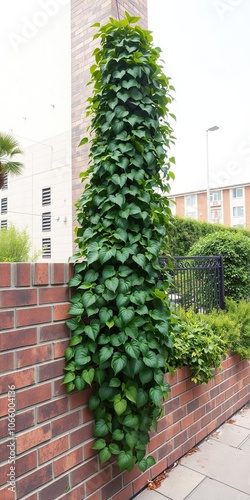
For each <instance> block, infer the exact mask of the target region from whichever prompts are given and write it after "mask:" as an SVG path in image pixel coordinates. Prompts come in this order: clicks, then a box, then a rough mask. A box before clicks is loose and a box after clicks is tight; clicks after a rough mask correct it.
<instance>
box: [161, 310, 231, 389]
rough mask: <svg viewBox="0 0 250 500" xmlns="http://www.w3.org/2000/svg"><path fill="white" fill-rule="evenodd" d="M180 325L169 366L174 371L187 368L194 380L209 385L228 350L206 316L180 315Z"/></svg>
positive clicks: (192, 313) (189, 313)
mask: <svg viewBox="0 0 250 500" xmlns="http://www.w3.org/2000/svg"><path fill="white" fill-rule="evenodd" d="M179 314H180V319H181V323H180V325H179V329H178V332H177V333H176V335H175V337H174V340H173V348H172V353H171V357H170V358H169V361H168V362H169V364H170V365H171V367H172V368H180V367H182V366H188V367H189V369H190V373H191V380H193V382H195V383H200V384H206V383H207V382H208V381H209V380H210V379H211V378H213V377H214V370H215V369H216V368H219V367H220V365H221V361H222V359H223V356H224V355H225V353H226V350H227V346H226V342H225V340H224V339H223V337H222V336H220V335H217V334H216V333H215V332H214V331H213V329H212V327H211V326H210V324H209V322H208V321H207V316H206V315H205V316H203V315H202V314H195V313H194V311H193V309H190V310H189V311H188V312H184V311H179Z"/></svg>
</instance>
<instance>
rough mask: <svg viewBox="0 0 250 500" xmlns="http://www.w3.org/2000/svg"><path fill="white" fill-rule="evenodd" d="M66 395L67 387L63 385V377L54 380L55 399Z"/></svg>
mask: <svg viewBox="0 0 250 500" xmlns="http://www.w3.org/2000/svg"><path fill="white" fill-rule="evenodd" d="M62 395H65V385H63V384H62V377H60V378H58V379H54V380H53V397H56V396H62Z"/></svg>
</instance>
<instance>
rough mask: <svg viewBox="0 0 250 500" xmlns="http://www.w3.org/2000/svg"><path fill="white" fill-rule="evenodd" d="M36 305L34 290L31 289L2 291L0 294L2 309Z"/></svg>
mask: <svg viewBox="0 0 250 500" xmlns="http://www.w3.org/2000/svg"><path fill="white" fill-rule="evenodd" d="M36 303H37V294H36V290H34V289H31V288H20V289H15V290H3V291H2V292H0V305H1V307H2V308H4V307H9V308H10V307H21V306H27V305H34V304H36Z"/></svg>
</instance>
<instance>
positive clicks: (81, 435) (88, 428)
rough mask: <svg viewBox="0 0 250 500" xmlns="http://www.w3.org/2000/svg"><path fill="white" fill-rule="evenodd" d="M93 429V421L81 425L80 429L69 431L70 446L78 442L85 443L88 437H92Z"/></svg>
mask: <svg viewBox="0 0 250 500" xmlns="http://www.w3.org/2000/svg"><path fill="white" fill-rule="evenodd" d="M93 430H94V422H92V423H91V424H87V425H82V426H81V427H80V429H76V430H75V431H73V432H71V433H70V447H71V448H73V447H74V446H77V445H78V444H80V443H85V442H86V441H87V440H88V439H90V438H92V436H93Z"/></svg>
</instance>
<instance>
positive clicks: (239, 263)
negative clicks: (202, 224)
mask: <svg viewBox="0 0 250 500" xmlns="http://www.w3.org/2000/svg"><path fill="white" fill-rule="evenodd" d="M189 255H222V256H223V264H224V286H225V296H226V297H227V298H232V299H234V300H240V299H242V298H244V299H247V298H248V297H250V239H249V238H248V237H247V236H244V235H243V234H241V233H235V234H233V233H231V232H229V231H224V232H220V233H215V234H210V235H208V236H205V237H204V238H200V239H199V241H198V242H197V243H195V244H194V245H193V246H192V248H191V249H190V252H189Z"/></svg>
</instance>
